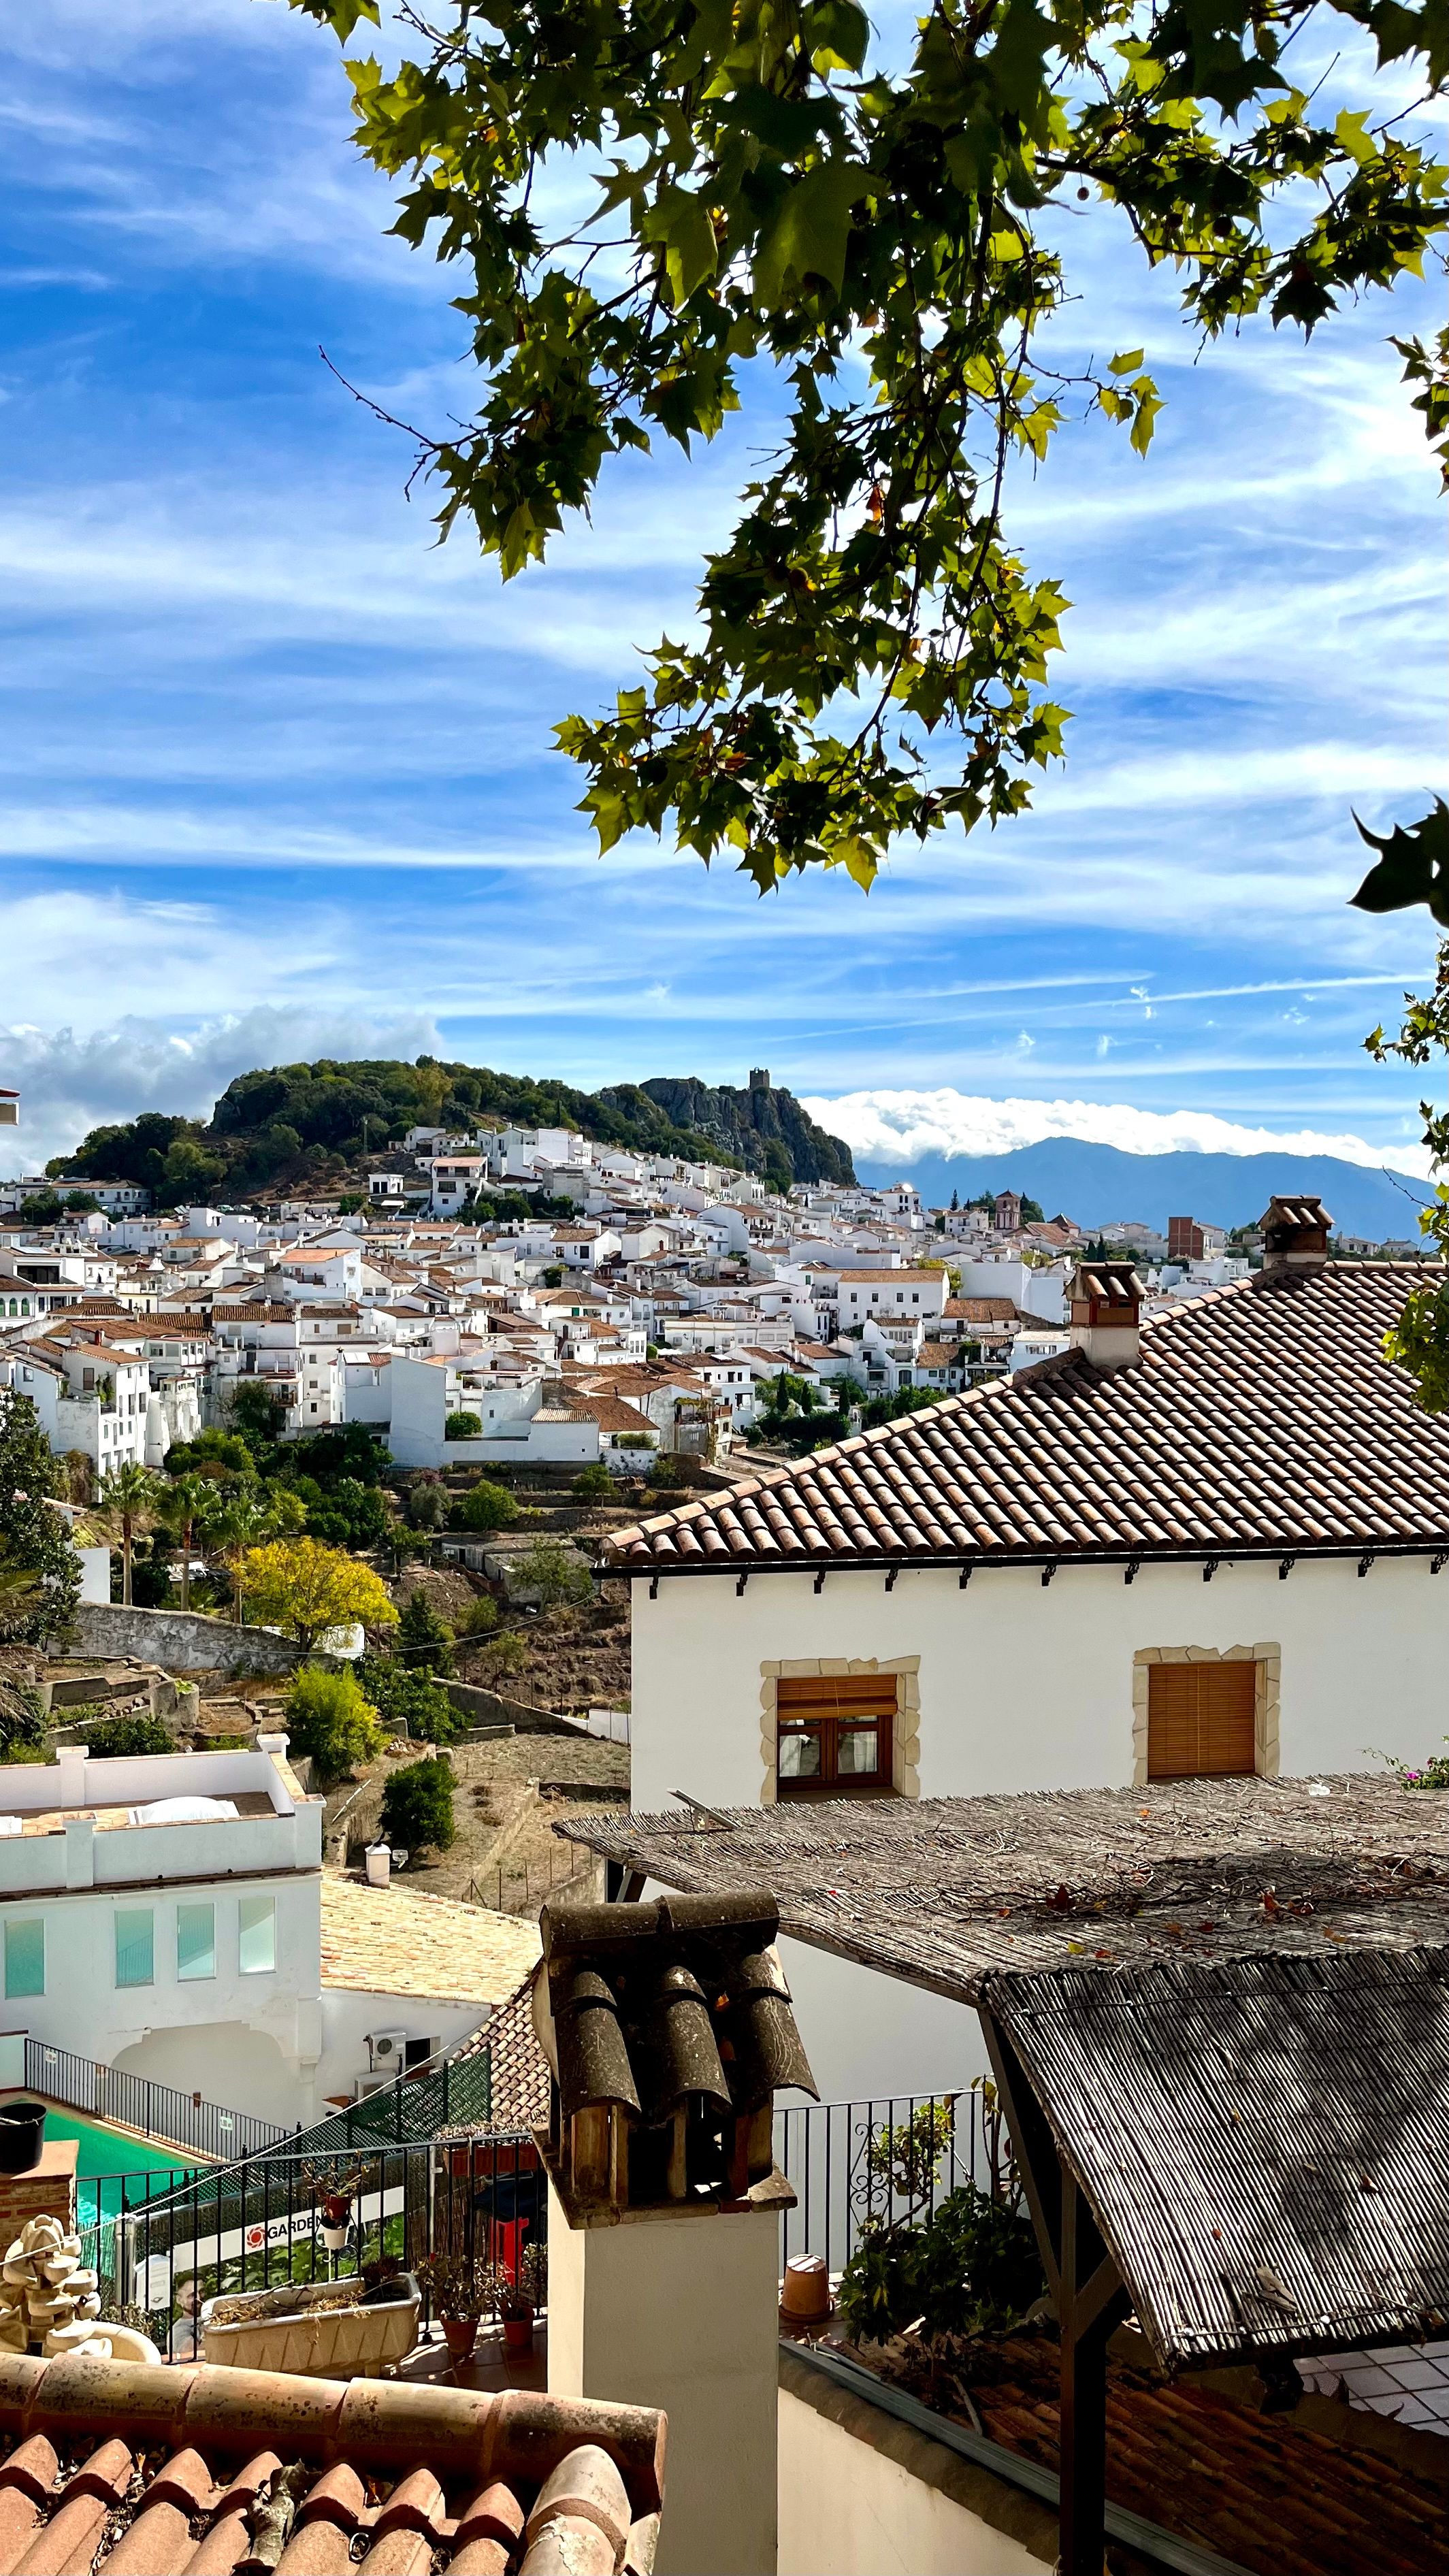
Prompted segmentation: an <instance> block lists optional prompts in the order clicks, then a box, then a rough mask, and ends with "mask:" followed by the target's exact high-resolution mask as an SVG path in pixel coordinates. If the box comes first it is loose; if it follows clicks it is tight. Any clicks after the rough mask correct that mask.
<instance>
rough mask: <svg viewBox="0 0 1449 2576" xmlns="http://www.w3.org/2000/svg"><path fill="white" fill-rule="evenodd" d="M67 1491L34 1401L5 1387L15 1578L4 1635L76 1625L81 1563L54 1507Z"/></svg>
mask: <svg viewBox="0 0 1449 2576" xmlns="http://www.w3.org/2000/svg"><path fill="white" fill-rule="evenodd" d="M64 1490H65V1480H64V1477H63V1475H62V1472H61V1468H60V1462H59V1460H58V1459H55V1458H53V1457H52V1456H51V1454H50V1448H49V1445H48V1443H47V1441H46V1437H45V1434H44V1432H43V1431H42V1429H41V1427H40V1417H39V1415H38V1414H37V1412H36V1410H35V1407H34V1405H33V1404H32V1403H31V1401H30V1398H29V1396H28V1395H21V1394H19V1393H18V1392H17V1391H16V1389H14V1388H12V1387H0V1549H3V1552H4V1564H5V1568H6V1572H7V1574H8V1576H9V1577H11V1578H12V1588H10V1589H9V1591H8V1593H0V1638H4V1639H17V1640H19V1639H23V1640H25V1641H26V1642H28V1643H34V1642H35V1641H36V1640H37V1639H38V1638H40V1637H43V1636H47V1635H49V1634H50V1633H51V1632H52V1631H60V1630H63V1629H65V1628H66V1627H68V1626H69V1624H70V1621H71V1619H72V1617H73V1616H74V1612H75V1605H76V1601H77V1598H78V1597H79V1593H80V1559H79V1557H78V1556H77V1555H76V1552H75V1548H74V1546H73V1545H72V1542H71V1535H70V1530H69V1528H68V1526H67V1524H66V1522H65V1519H64V1517H63V1516H62V1514H61V1513H60V1512H58V1511H56V1510H54V1509H53V1503H54V1501H55V1500H56V1499H58V1498H59V1497H60V1496H61V1495H62V1494H63V1492H64ZM32 1584H34V1585H37V1586H38V1587H39V1588H38V1589H35V1590H33V1589H32V1588H31V1586H32Z"/></svg>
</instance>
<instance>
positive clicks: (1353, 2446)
mask: <svg viewBox="0 0 1449 2576" xmlns="http://www.w3.org/2000/svg"><path fill="white" fill-rule="evenodd" d="M929 2352H930V2347H929V2345H928V2346H927V2352H926V2354H923V2356H922V2363H921V2376H922V2380H923V2382H924V2378H925V2373H926V2371H927V2369H928V2368H929V2359H928V2356H929ZM913 2375H914V2374H912V2376H913ZM1060 2381H1061V2361H1060V2354H1059V2351H1058V2347H1057V2345H1056V2343H1055V2342H1054V2341H1053V2340H1052V2339H1051V2337H1050V2336H1049V2335H1047V2334H1045V2333H1043V2334H1040V2335H1036V2336H1033V2335H1030V2334H1020V2335H1013V2336H1011V2337H1009V2338H1006V2339H1004V2340H1002V2341H1000V2342H997V2341H995V2340H986V2341H984V2342H983V2343H982V2344H981V2345H980V2346H979V2347H978V2348H977V2349H976V2350H975V2351H974V2352H973V2353H971V2354H970V2355H969V2357H968V2358H967V2360H966V2362H965V2365H964V2367H963V2368H962V2371H961V2374H960V2378H959V2379H958V2381H957V2383H956V2385H957V2386H958V2387H960V2388H968V2389H969V2391H970V2398H971V2406H972V2410H973V2411H972V2413H971V2414H970V2416H969V2417H968V2415H967V2412H966V2409H965V2407H964V2406H962V2407H960V2417H961V2421H962V2422H963V2423H964V2422H968V2421H969V2422H970V2423H971V2425H972V2427H973V2429H975V2428H976V2427H977V2426H979V2427H980V2428H981V2429H982V2430H983V2431H984V2433H985V2435H986V2438H987V2439H988V2441H992V2442H999V2443H1000V2444H1001V2445H1002V2447H1003V2448H1004V2449H1006V2450H1009V2451H1015V2452H1017V2453H1018V2454H1020V2455H1022V2456H1023V2457H1025V2458H1026V2459H1029V2460H1035V2461H1036V2462H1037V2463H1038V2464H1039V2465H1040V2466H1041V2467H1042V2468H1045V2469H1049V2470H1051V2471H1053V2472H1055V2471H1056V2470H1057V2468H1058V2466H1059V2461H1060V2415H1059V2408H1060ZM910 2385H911V2377H908V2378H907V2386H908V2387H909V2386H910ZM922 2394H923V2395H925V2394H926V2390H925V2387H924V2385H923V2387H922ZM931 2397H932V2399H933V2400H934V2402H935V2403H936V2404H937V2405H938V2406H939V2405H940V2404H941V2396H940V2392H939V2388H933V2389H932V2391H931ZM958 2403H959V2401H958ZM942 2411H944V2412H945V2413H947V2414H948V2415H949V2414H952V2413H954V2412H955V2411H956V2407H955V2406H954V2405H953V2403H952V2399H951V2396H950V2395H949V2394H947V2395H946V2397H945V2402H944V2407H943V2409H942ZM1342 2412H1343V2414H1344V2415H1345V2416H1347V2414H1348V2409H1347V2408H1346V2407H1345V2408H1344V2409H1343V2410H1342ZM1319 2422H1321V2417H1320V2418H1319V2419H1317V2421H1315V2425H1314V2428H1313V2429H1312V2430H1310V2429H1308V2427H1307V2426H1306V2425H1303V2424H1301V2423H1300V2422H1299V2420H1298V2418H1297V2416H1296V2414H1291V2413H1290V2414H1270V2413H1259V2412H1257V2411H1255V2410H1254V2409H1253V2408H1252V2406H1251V2405H1241V2404H1238V2403H1236V2402H1235V2401H1234V2400H1233V2399H1232V2398H1231V2397H1229V2396H1227V2395H1226V2394H1223V2393H1221V2392H1220V2391H1219V2390H1218V2389H1216V2388H1211V2387H1202V2386H1197V2385H1194V2384H1192V2383H1191V2382H1186V2381H1178V2382H1176V2383H1174V2384H1172V2385H1169V2386H1164V2385H1163V2383H1162V2381H1161V2380H1160V2379H1158V2378H1156V2377H1155V2376H1154V2374H1153V2373H1152V2371H1151V2370H1150V2368H1147V2367H1145V2366H1134V2363H1133V2362H1132V2361H1130V2360H1129V2359H1128V2358H1127V2357H1126V2354H1125V2353H1119V2352H1118V2351H1117V2350H1116V2349H1114V2351H1113V2354H1112V2357H1111V2359H1110V2361H1109V2364H1108V2371H1107V2494H1108V2498H1109V2500H1110V2501H1111V2503H1113V2504H1115V2505H1118V2506H1120V2507H1122V2508H1124V2509H1125V2510H1127V2511H1128V2512H1132V2513H1138V2514H1141V2515H1142V2516H1143V2517H1144V2518H1145V2519H1146V2520H1147V2521H1148V2522H1151V2523H1155V2524H1156V2525H1157V2526H1158V2528H1159V2529H1166V2530H1168V2531H1170V2532H1171V2533H1172V2534H1173V2535H1174V2537H1175V2538H1176V2539H1178V2540H1179V2541H1185V2542H1187V2543H1188V2544H1189V2546H1190V2547H1192V2548H1195V2549H1198V2550H1206V2551H1211V2552H1212V2553H1214V2555H1213V2557H1212V2559H1211V2560H1210V2561H1209V2562H1208V2563H1209V2564H1212V2565H1220V2564H1222V2563H1223V2562H1224V2561H1225V2562H1226V2563H1227V2564H1228V2565H1229V2566H1232V2567H1249V2568H1264V2569H1266V2568H1269V2567H1271V2569H1272V2571H1273V2576H1420V2571H1421V2570H1423V2569H1425V2568H1427V2567H1429V2566H1431V2565H1432V2564H1433V2563H1434V2561H1435V2560H1436V2558H1438V2557H1439V2556H1440V2555H1441V2553H1442V2549H1443V2540H1444V2488H1443V2477H1442V2472H1436V2466H1435V2463H1434V2462H1433V2460H1432V2456H1431V2453H1432V2441H1433V2437H1432V2436H1429V2435H1426V2436H1423V2437H1421V2441H1420V2443H1419V2444H1418V2445H1417V2446H1416V2448H1417V2451H1418V2455H1419V2462H1422V2466H1420V2465H1419V2464H1418V2462H1416V2463H1415V2464H1414V2465H1412V2466H1411V2465H1410V2463H1409V2462H1408V2461H1407V2460H1406V2459H1404V2458H1401V2457H1396V2456H1394V2455H1393V2453H1389V2454H1388V2455H1387V2456H1386V2454H1385V2452H1384V2451H1383V2450H1381V2449H1380V2448H1379V2447H1378V2446H1377V2444H1363V2443H1360V2442H1358V2441H1356V2440H1355V2439H1354V2437H1353V2434H1352V2433H1351V2432H1350V2430H1349V2429H1348V2427H1347V2426H1345V2429H1344V2432H1343V2434H1342V2435H1341V2436H1339V2437H1337V2438H1335V2436H1334V2434H1332V2433H1330V2432H1327V2431H1323V2430H1320V2429H1318V2425H1319ZM1113 2556H1114V2557H1115V2556H1116V2551H1115V2550H1114V2552H1113ZM1154 2563H1156V2564H1162V2563H1165V2562H1162V2561H1155V2562H1154ZM1196 2563H1197V2564H1199V2565H1201V2564H1202V2563H1203V2562H1202V2561H1197V2562H1196Z"/></svg>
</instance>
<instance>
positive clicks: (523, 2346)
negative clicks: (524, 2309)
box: [503, 2308, 533, 2352]
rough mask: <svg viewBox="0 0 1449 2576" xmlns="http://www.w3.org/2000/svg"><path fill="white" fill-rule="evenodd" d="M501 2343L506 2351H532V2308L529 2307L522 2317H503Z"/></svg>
mask: <svg viewBox="0 0 1449 2576" xmlns="http://www.w3.org/2000/svg"><path fill="white" fill-rule="evenodd" d="M503 2343H504V2349H505V2350H506V2351H508V2352H532V2350H533V2310H532V2308H530V2309H529V2311H528V2314H527V2316H524V2317H505V2318H504V2320H503Z"/></svg>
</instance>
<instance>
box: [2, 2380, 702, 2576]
mask: <svg viewBox="0 0 1449 2576" xmlns="http://www.w3.org/2000/svg"><path fill="white" fill-rule="evenodd" d="M7 2450H8V2456H7V2457H4V2458H3V2459H0V2564H3V2565H4V2566H5V2567H21V2566H23V2567H25V2568H29V2569H34V2570H36V2571H37V2576H39V2571H42V2570H61V2569H64V2570H67V2571H74V2572H75V2576H80V2571H83V2570H89V2569H92V2568H94V2567H96V2566H97V2565H100V2566H103V2567H104V2568H105V2569H106V2570H107V2572H108V2576H109V2571H111V2570H114V2571H115V2576H181V2571H182V2569H186V2570H188V2571H190V2576H206V2571H211V2570H223V2569H228V2570H229V2569H232V2568H235V2567H238V2566H241V2565H244V2564H250V2565H253V2566H255V2565H260V2564H261V2563H262V2562H263V2556H264V2550H263V2548H259V2547H258V2545H257V2544H258V2542H259V2541H260V2542H263V2543H265V2542H266V2541H267V2540H269V2539H270V2538H271V2535H270V2534H269V2533H267V2532H265V2531H259V2530H258V2528H257V2521H256V2516H257V2510H258V2508H259V2507H260V2508H261V2511H262V2513H263V2514H265V2513H266V2512H267V2509H268V2507H269V2506H271V2505H273V2504H275V2503H277V2502H279V2501H280V2499H282V2498H285V2499H286V2502H285V2504H284V2505H283V2507H282V2513H281V2515H280V2516H279V2520H278V2537H279V2542H280V2545H279V2546H274V2547H273V2552H272V2556H271V2558H270V2559H269V2560H267V2562H266V2563H268V2564H273V2565H278V2566H280V2568H281V2569H282V2571H283V2576H312V2571H317V2576H321V2571H325V2570H331V2569H333V2568H346V2567H349V2566H356V2567H360V2568H362V2569H363V2570H364V2571H366V2570H368V2569H372V2570H374V2571H375V2576H384V2571H386V2576H398V2571H402V2570H418V2569H432V2570H436V2571H443V2570H448V2571H451V2576H479V2571H482V2570H484V2569H488V2570H491V2571H502V2570H505V2569H508V2568H513V2567H520V2568H522V2569H531V2568H534V2567H538V2568H540V2569H541V2568H543V2567H545V2566H548V2567H578V2568H584V2567H592V2566H595V2565H605V2564H607V2565H611V2566H614V2567H620V2568H623V2567H629V2568H647V2567H648V2566H650V2565H651V2564H652V2555H653V2552H652V2544H653V2539H654V2533H655V2529H656V2527H657V2524H656V2517H657V2516H658V2514H659V2509H660V2505H661V2502H662V2479H663V2461H664V2418H663V2416H662V2415H660V2414H659V2413H658V2412H657V2411H656V2410H654V2409H653V2408H649V2407H642V2406H610V2405H606V2404H603V2403H600V2402H597V2401H593V2400H590V2399H577V2398H576V2399H567V2398H558V2397H545V2396H542V2395H535V2394H533V2393H532V2392H527V2391H523V2390H519V2389H510V2390H508V2391H506V2392H505V2393H504V2394H503V2395H502V2396H499V2397H493V2396H483V2395H479V2394H475V2393H473V2392H472V2391H468V2390H464V2389H450V2388H446V2387H442V2386H435V2385H432V2384H430V2383H415V2384H408V2383H397V2382H394V2383H391V2384H385V2383H382V2382H379V2381H375V2380H366V2379H363V2380H358V2381H356V2382H352V2383H343V2382H340V2381H336V2380H306V2379H299V2378H295V2377H292V2378H289V2377H285V2376H283V2375H282V2374H281V2373H280V2372H277V2371H262V2370H239V2369H230V2368H218V2367H216V2366H214V2365H213V2366H208V2365H207V2364H205V2363H199V2364H196V2365H192V2366H185V2365H182V2366H173V2367H171V2368H169V2369H157V2368H156V2367H155V2366H154V2365H152V2366H147V2365H145V2364H137V2363H130V2362H118V2361H92V2360H88V2359H85V2358H83V2357H81V2356H80V2355H65V2356H61V2357H59V2358H56V2359H54V2360H49V2361H42V2360H36V2359H32V2358H30V2357H28V2356H25V2355H19V2354H6V2355H4V2356H3V2357H0V2451H7ZM284 2462H285V2463H287V2464H288V2465H287V2466H286V2467H285V2468H284V2466H283V2463H284ZM601 2541H602V2542H603V2543H604V2544H605V2554H604V2555H603V2556H602V2557H601V2556H600V2555H599V2551H600V2545H601ZM540 2544H542V2546H540ZM520 2553H526V2554H522V2555H520ZM536 2553H537V2554H536Z"/></svg>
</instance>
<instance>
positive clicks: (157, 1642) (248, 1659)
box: [68, 1601, 302, 1673]
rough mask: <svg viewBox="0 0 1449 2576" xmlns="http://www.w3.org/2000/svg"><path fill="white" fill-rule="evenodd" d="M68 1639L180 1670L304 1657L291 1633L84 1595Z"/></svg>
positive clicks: (274, 1669) (276, 1668)
mask: <svg viewBox="0 0 1449 2576" xmlns="http://www.w3.org/2000/svg"><path fill="white" fill-rule="evenodd" d="M68 1642H69V1645H70V1651H71V1652H72V1653H79V1654H83V1655H134V1656H136V1657H138V1658H139V1660H140V1661H141V1662H142V1663H146V1664H164V1665H166V1667H167V1669H168V1670H169V1671H172V1672H181V1673H200V1672H208V1671H220V1672H224V1673H290V1672H291V1671H293V1670H294V1668H295V1667H296V1666H297V1665H298V1664H299V1663H300V1662H301V1661H302V1655H301V1650H300V1648H298V1647H297V1646H294V1645H293V1643H292V1640H291V1638H290V1637H279V1636H277V1635H276V1633H275V1632H274V1630H272V1629H270V1628H237V1627H234V1626H233V1625H232V1624H231V1622H230V1621H229V1620H225V1619H207V1618H204V1617H203V1616H202V1614H201V1613H200V1612H199V1611H196V1610H188V1611H186V1612H185V1613H184V1614H183V1613H182V1612H181V1611H179V1610H139V1609H131V1610H127V1609H123V1608H122V1606H121V1604H120V1603H119V1602H115V1601H112V1602H96V1601H82V1602H81V1603H80V1605H79V1607H78V1609H77V1611H76V1614H75V1620H74V1623H73V1626H72V1629H71V1633H70V1639H69V1641H68Z"/></svg>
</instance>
